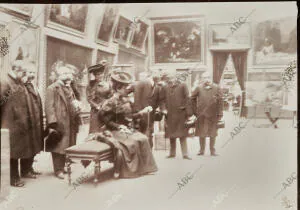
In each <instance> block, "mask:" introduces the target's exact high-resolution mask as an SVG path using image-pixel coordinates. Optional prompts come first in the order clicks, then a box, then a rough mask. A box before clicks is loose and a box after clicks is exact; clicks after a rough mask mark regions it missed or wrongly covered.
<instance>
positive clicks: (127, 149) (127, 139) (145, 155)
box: [99, 96, 157, 178]
mask: <svg viewBox="0 0 300 210" xmlns="http://www.w3.org/2000/svg"><path fill="white" fill-rule="evenodd" d="M139 116H140V115H139V114H133V113H132V104H131V102H130V101H129V98H127V97H121V98H119V97H115V96H113V97H111V98H109V99H107V100H106V101H105V102H104V103H103V105H102V110H101V112H100V116H99V117H100V118H101V120H103V122H104V124H105V125H106V128H107V129H108V130H110V131H111V133H112V135H113V139H115V140H116V141H114V142H113V144H114V145H115V147H116V148H117V149H119V150H121V151H122V161H121V169H120V177H122V178H132V177H138V176H140V175H143V174H146V173H151V172H155V171H157V166H156V163H155V160H154V157H153V154H152V151H151V147H150V144H149V142H148V138H147V136H146V135H144V134H142V133H140V132H138V131H137V130H135V129H134V128H131V129H130V130H131V131H132V133H125V132H122V131H120V130H119V129H118V127H119V126H120V125H125V126H127V127H131V126H132V119H133V118H137V117H139Z"/></svg>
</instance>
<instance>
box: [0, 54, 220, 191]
mask: <svg viewBox="0 0 300 210" xmlns="http://www.w3.org/2000/svg"><path fill="white" fill-rule="evenodd" d="M89 69H90V70H93V67H90V68H89ZM97 69H98V67H97ZM100 69H103V68H100ZM91 72H92V71H91ZM100 72H102V70H101V71H100ZM55 74H56V81H54V83H53V84H51V85H50V86H49V87H48V88H47V91H46V99H45V100H46V101H45V114H46V125H45V126H44V125H43V109H42V102H41V98H40V95H39V93H38V90H37V88H36V86H35V83H34V79H35V75H36V67H35V65H34V64H33V63H30V62H26V61H23V60H17V61H15V62H14V63H13V65H12V69H11V70H10V71H9V73H8V75H7V77H6V78H5V79H2V80H1V128H6V129H8V130H9V133H10V147H11V148H10V151H11V154H10V155H11V159H10V168H11V173H10V174H11V185H12V186H15V187H22V186H24V182H23V181H21V177H22V178H33V179H35V178H36V177H37V175H39V174H41V173H40V172H37V171H35V170H34V169H33V162H34V157H35V155H36V154H37V153H39V152H40V151H42V150H43V148H44V138H46V139H48V140H49V141H48V140H47V141H45V142H46V151H48V152H51V153H52V160H53V168H54V174H55V176H56V177H57V178H59V179H64V174H65V173H66V171H65V170H64V167H65V162H66V160H65V159H66V157H65V149H66V148H68V147H70V146H73V145H75V144H76V135H77V133H78V131H79V124H80V117H79V114H80V102H79V95H78V94H76V93H78V91H77V90H76V88H75V86H74V83H73V84H72V82H73V71H72V69H71V68H68V67H67V66H61V67H58V68H57V69H56V72H55ZM99 74H100V73H99ZM99 78H100V77H99ZM177 78H178V77H177V76H176V75H173V74H167V75H165V76H164V78H162V77H161V75H160V73H158V72H157V71H149V75H148V77H147V78H146V79H143V80H141V81H137V82H135V83H133V84H132V85H130V86H129V87H128V88H127V91H128V93H130V92H133V95H134V107H133V109H134V111H135V112H139V111H141V110H143V109H147V110H148V111H147V112H146V113H145V115H144V116H143V117H142V118H141V119H140V121H139V130H140V131H141V132H142V133H145V134H146V135H147V136H148V137H149V143H150V146H151V148H152V147H153V132H154V121H155V120H156V119H155V118H156V114H157V113H160V114H161V115H164V116H165V134H166V135H165V136H166V138H169V139H170V145H171V148H170V154H169V156H168V157H167V158H174V157H175V156H176V139H177V138H179V139H180V143H181V150H182V155H183V158H184V159H191V158H190V157H189V154H188V148H187V142H186V139H187V136H188V129H189V127H188V126H187V122H191V121H193V122H194V123H195V127H196V135H197V136H199V137H200V151H199V153H198V155H204V152H205V138H206V137H210V151H211V155H213V156H215V155H216V153H215V148H214V145H215V138H216V136H217V123H218V120H220V119H221V118H222V115H223V114H222V112H223V106H222V104H223V103H222V97H221V92H220V88H219V87H218V86H217V85H216V84H213V83H212V82H211V77H210V75H209V73H207V72H205V73H203V75H202V83H201V84H200V85H199V86H198V87H196V88H195V89H194V90H193V91H192V94H191V95H190V94H189V91H188V88H187V85H186V84H185V83H182V82H180V81H179V80H178V79H177ZM99 84H102V83H101V82H100V83H99ZM105 92H106V91H105ZM3 99H5V101H3ZM2 102H3V103H2ZM54 140H55V141H54ZM51 142H52V143H54V145H53V144H51ZM19 162H20V169H21V173H20V174H19Z"/></svg>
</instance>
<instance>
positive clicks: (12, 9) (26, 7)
mask: <svg viewBox="0 0 300 210" xmlns="http://www.w3.org/2000/svg"><path fill="white" fill-rule="evenodd" d="M0 11H2V12H5V13H8V14H10V15H14V16H16V17H19V18H22V19H25V20H30V18H31V16H32V11H33V5H32V4H0Z"/></svg>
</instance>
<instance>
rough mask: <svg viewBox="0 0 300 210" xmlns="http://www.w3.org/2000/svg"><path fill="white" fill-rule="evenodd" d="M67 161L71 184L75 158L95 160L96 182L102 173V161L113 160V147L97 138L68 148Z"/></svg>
mask: <svg viewBox="0 0 300 210" xmlns="http://www.w3.org/2000/svg"><path fill="white" fill-rule="evenodd" d="M65 151H66V162H67V172H68V181H69V185H71V163H72V161H73V160H80V161H81V160H89V161H94V163H95V165H94V174H95V178H94V183H98V175H99V173H100V168H101V167H100V163H101V161H107V160H108V161H110V162H113V159H114V155H113V149H112V148H111V146H109V145H108V144H106V143H103V142H99V141H97V140H92V141H87V142H84V143H82V144H79V145H74V146H72V147H69V148H67V149H66V150H65Z"/></svg>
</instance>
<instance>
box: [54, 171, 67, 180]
mask: <svg viewBox="0 0 300 210" xmlns="http://www.w3.org/2000/svg"><path fill="white" fill-rule="evenodd" d="M55 176H56V177H57V178H59V179H64V178H65V176H64V173H63V172H62V171H59V172H57V173H55Z"/></svg>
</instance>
